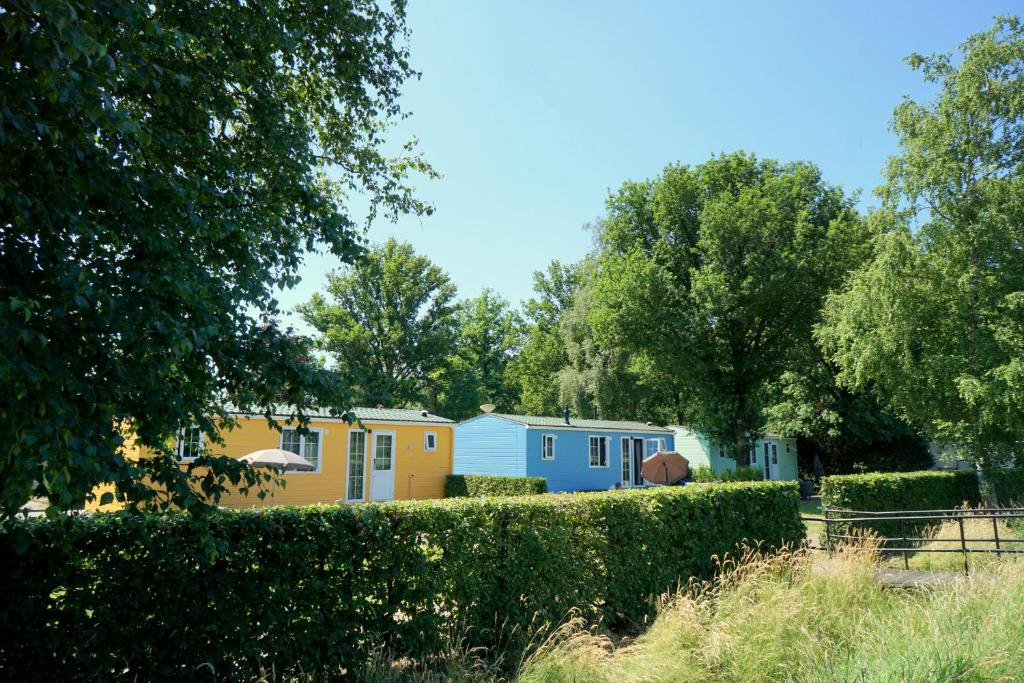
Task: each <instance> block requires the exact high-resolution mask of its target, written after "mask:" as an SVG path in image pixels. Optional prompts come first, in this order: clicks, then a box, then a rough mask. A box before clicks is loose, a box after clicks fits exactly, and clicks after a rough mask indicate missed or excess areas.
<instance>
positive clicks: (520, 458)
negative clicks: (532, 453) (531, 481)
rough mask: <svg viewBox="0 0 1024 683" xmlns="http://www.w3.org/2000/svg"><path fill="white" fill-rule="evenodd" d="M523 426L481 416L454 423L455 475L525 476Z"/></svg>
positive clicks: (524, 437) (497, 418) (524, 429)
mask: <svg viewBox="0 0 1024 683" xmlns="http://www.w3.org/2000/svg"><path fill="white" fill-rule="evenodd" d="M526 432H527V430H526V426H525V425H521V424H519V423H518V422H511V421H509V420H505V419H502V418H500V417H495V416H493V415H481V416H479V417H475V418H473V419H471V420H467V421H466V422H463V423H461V424H458V425H456V426H455V466H454V470H453V471H454V473H455V474H492V475H500V476H505V477H525V476H526Z"/></svg>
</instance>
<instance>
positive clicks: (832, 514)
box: [805, 508, 1024, 573]
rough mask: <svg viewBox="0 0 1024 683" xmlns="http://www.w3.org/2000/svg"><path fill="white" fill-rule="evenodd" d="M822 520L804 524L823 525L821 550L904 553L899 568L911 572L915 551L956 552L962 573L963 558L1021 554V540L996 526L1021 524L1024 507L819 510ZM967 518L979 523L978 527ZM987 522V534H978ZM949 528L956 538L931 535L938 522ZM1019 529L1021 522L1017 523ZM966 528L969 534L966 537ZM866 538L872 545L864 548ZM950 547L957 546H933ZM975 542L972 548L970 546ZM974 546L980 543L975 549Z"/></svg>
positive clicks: (966, 564)
mask: <svg viewBox="0 0 1024 683" xmlns="http://www.w3.org/2000/svg"><path fill="white" fill-rule="evenodd" d="M822 514H823V517H820V518H810V517H805V520H810V521H821V522H824V524H825V550H828V551H830V552H831V551H832V550H834V549H835V548H837V547H839V546H844V547H848V548H853V549H863V550H873V551H876V552H880V553H883V554H887V555H899V554H902V555H903V566H904V568H905V569H909V568H910V556H911V555H913V554H916V553H960V554H962V555H963V567H964V572H965V573H968V572H969V571H970V562H969V560H968V558H969V556H970V555H971V554H972V553H994V554H995V555H996V557H1002V556H1003V555H1019V554H1024V546H1021V545H1018V544H1021V543H1024V538H1017V537H1016V536H1007V535H1005V534H1002V535H1001V534H1000V532H999V525H1000V523H1012V522H1016V521H1017V520H1024V508H973V509H972V508H958V509H954V510H900V511H895V512H873V511H867V510H832V509H827V508H826V509H823V510H822ZM972 520H982V522H981V523H980V524H978V523H972ZM987 522H990V523H991V529H992V533H991V535H988V534H987V532H985V533H980V530H981V529H987V528H988V526H989V524H988V523H987ZM950 523H952V524H954V525H955V527H956V529H957V530H958V531H959V536H958V537H954V538H937V537H936V536H935V535H934V531H935V530H936V529H937V528H939V527H941V526H942V525H943V524H950ZM1022 525H1024V523H1022ZM968 526H970V533H968ZM869 532H870V535H871V536H872V537H873V538H874V539H876V543H877V545H876V544H871V545H865V544H864V540H865V537H866V536H868V535H869ZM940 542H941V543H954V544H958V545H959V547H952V548H948V547H946V548H942V547H936V545H935V544H936V543H940ZM971 544H975V545H971ZM977 544H985V545H982V546H978V545H977Z"/></svg>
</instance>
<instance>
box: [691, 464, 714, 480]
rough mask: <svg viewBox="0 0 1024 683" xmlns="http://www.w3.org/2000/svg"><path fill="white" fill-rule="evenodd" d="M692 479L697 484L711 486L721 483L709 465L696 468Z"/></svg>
mask: <svg viewBox="0 0 1024 683" xmlns="http://www.w3.org/2000/svg"><path fill="white" fill-rule="evenodd" d="M691 478H692V479H693V481H694V482H695V483H697V484H710V483H712V482H716V481H720V480H719V479H718V477H716V476H715V473H714V471H713V470H712V469H711V468H710V467H708V466H707V465H698V466H697V467H694V468H693V474H692V475H691Z"/></svg>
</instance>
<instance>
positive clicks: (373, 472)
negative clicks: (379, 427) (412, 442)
mask: <svg viewBox="0 0 1024 683" xmlns="http://www.w3.org/2000/svg"><path fill="white" fill-rule="evenodd" d="M371 463H372V464H371V466H370V500H391V499H392V498H394V497H395V433H394V432H374V433H373V453H372V458H371Z"/></svg>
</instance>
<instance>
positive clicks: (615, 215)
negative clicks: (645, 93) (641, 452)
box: [590, 153, 866, 463]
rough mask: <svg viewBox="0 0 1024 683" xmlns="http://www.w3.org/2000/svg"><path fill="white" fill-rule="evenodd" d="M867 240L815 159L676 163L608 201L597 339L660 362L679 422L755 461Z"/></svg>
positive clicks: (743, 157)
mask: <svg viewBox="0 0 1024 683" xmlns="http://www.w3.org/2000/svg"><path fill="white" fill-rule="evenodd" d="M865 239H866V236H865V228H864V225H863V222H862V221H861V220H860V219H859V217H858V215H857V213H856V212H855V211H854V209H853V200H852V199H851V198H850V197H847V196H846V195H844V194H843V192H842V190H840V189H839V188H837V187H835V186H831V185H828V184H827V183H825V182H824V181H823V180H822V178H821V173H820V172H819V170H818V169H817V167H815V166H814V165H812V164H809V163H804V162H798V163H791V164H787V165H781V164H779V163H777V162H775V161H770V160H758V159H756V158H755V157H753V156H750V155H747V154H743V153H735V154H729V155H723V156H719V157H715V158H712V159H711V160H710V161H708V162H707V163H704V164H701V165H699V166H695V167H690V166H680V165H670V166H668V167H666V168H665V170H664V172H663V174H662V175H661V177H659V178H657V179H655V180H653V181H647V182H639V183H638V182H628V183H626V184H624V185H623V186H622V187H621V188H620V189H619V190H618V191H617V192H615V193H613V194H612V196H611V197H610V198H609V200H608V217H607V220H606V222H605V224H604V226H603V228H602V230H601V232H600V234H599V243H600V245H601V255H600V268H599V270H598V272H597V274H596V275H595V283H596V285H595V286H596V289H595V303H594V307H593V310H592V313H591V316H590V317H591V321H592V324H593V328H594V332H595V337H596V339H597V341H598V343H599V344H601V345H602V346H605V347H607V348H621V349H625V350H628V351H630V352H631V353H634V354H637V355H638V356H639V359H638V360H637V361H635V362H637V363H643V364H646V365H647V366H648V367H652V368H656V369H657V371H658V373H659V375H660V376H661V377H662V378H663V382H662V385H663V389H662V390H663V391H665V394H664V395H666V396H668V397H671V398H672V399H674V400H675V401H676V403H675V405H672V406H671V407H670V408H671V412H672V413H674V417H675V418H676V419H677V420H679V421H683V422H686V423H688V424H691V425H693V426H695V427H697V428H699V429H702V430H705V431H708V432H710V433H711V434H712V435H713V436H714V437H715V438H717V439H719V440H721V441H723V442H727V443H731V444H734V453H735V455H736V457H737V460H738V462H740V463H746V462H747V460H748V458H749V453H748V448H747V443H748V439H749V437H750V436H752V435H755V434H757V433H758V432H759V431H760V430H761V428H762V425H763V411H764V408H765V406H767V405H769V404H770V402H771V400H772V396H771V395H770V393H769V391H768V390H769V388H770V386H771V384H772V383H773V382H774V381H775V380H777V379H778V377H779V376H780V375H781V374H782V372H783V371H784V370H785V369H786V368H787V364H788V362H789V361H790V360H791V359H792V357H793V355H794V352H795V349H797V348H799V347H800V346H801V345H803V344H809V343H810V340H811V327H812V326H813V324H814V323H815V321H816V319H817V315H818V310H819V304H820V302H821V300H822V298H823V296H824V295H825V293H826V292H827V291H828V290H829V289H830V288H831V287H834V286H836V284H837V283H838V282H839V281H840V280H841V278H842V276H843V274H844V273H845V269H844V268H845V264H846V263H847V260H848V258H849V250H850V245H855V244H859V243H862V242H863V241H864V240H865Z"/></svg>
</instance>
